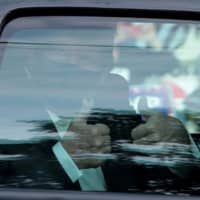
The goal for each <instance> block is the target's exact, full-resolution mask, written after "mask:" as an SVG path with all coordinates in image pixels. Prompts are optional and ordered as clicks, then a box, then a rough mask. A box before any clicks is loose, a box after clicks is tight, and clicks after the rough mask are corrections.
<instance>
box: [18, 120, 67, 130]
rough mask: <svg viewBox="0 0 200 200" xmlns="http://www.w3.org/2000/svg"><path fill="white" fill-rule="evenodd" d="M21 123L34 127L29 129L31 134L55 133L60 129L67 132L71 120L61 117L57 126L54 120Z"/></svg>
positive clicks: (24, 121)
mask: <svg viewBox="0 0 200 200" xmlns="http://www.w3.org/2000/svg"><path fill="white" fill-rule="evenodd" d="M20 122H21V123H26V124H30V126H33V128H30V129H29V131H30V132H46V133H55V132H57V130H58V129H59V130H61V131H66V130H67V126H68V122H69V119H68V118H67V117H59V121H57V122H56V124H55V123H54V122H53V121H52V120H23V121H20Z"/></svg>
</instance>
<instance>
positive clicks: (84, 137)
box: [62, 119, 111, 168]
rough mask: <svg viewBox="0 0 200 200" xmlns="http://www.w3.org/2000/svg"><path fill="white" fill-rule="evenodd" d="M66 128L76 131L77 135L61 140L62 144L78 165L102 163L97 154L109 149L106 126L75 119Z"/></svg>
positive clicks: (89, 165)
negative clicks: (73, 137)
mask: <svg viewBox="0 0 200 200" xmlns="http://www.w3.org/2000/svg"><path fill="white" fill-rule="evenodd" d="M68 130H69V131H72V132H74V133H77V135H78V137H77V139H75V140H66V141H63V142H62V145H63V147H64V148H65V149H66V150H67V151H68V153H69V154H70V155H71V156H72V158H73V160H74V161H75V163H76V164H77V165H78V167H79V168H92V167H98V166H100V165H102V163H103V159H101V158H100V157H99V156H98V155H102V154H105V153H110V151H111V144H110V136H109V132H110V130H109V128H108V126H106V125H104V124H95V125H89V124H87V122H86V120H85V119H77V120H75V121H73V122H72V123H71V125H70V127H69V129H68ZM95 155H96V156H95Z"/></svg>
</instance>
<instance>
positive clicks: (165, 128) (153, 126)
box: [131, 113, 190, 145]
mask: <svg viewBox="0 0 200 200" xmlns="http://www.w3.org/2000/svg"><path fill="white" fill-rule="evenodd" d="M131 135H132V138H133V140H134V143H135V144H147V145H148V144H155V143H165V142H166V143H179V144H190V140H189V136H188V133H187V130H186V129H185V127H184V126H183V124H182V123H181V122H180V121H179V120H178V119H176V118H174V117H170V116H166V115H164V114H161V113H157V114H154V115H152V116H151V117H150V118H149V119H148V121H147V123H145V124H142V125H139V126H138V127H136V128H135V129H133V130H132V132H131Z"/></svg>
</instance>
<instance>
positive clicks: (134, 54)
mask: <svg viewBox="0 0 200 200" xmlns="http://www.w3.org/2000/svg"><path fill="white" fill-rule="evenodd" d="M199 34H200V32H199V26H198V25H197V24H195V23H192V22H190V23H189V22H180V21H179V22H173V21H166V20H165V21H164V20H163V21H161V20H160V21H158V20H153V19H152V20H151V21H150V20H148V21H147V20H142V19H128V18H127V19H122V18H98V17H26V18H19V19H16V20H13V21H12V22H10V23H9V24H8V25H7V27H6V28H5V30H4V32H3V34H2V38H1V69H0V70H1V71H0V96H1V98H0V111H1V113H3V114H2V115H1V118H0V126H1V133H0V145H1V148H0V149H1V150H0V154H1V157H0V163H1V165H0V166H1V167H0V177H1V179H0V180H1V182H0V187H22V188H48V189H50V188H51V189H63V190H71V189H72V190H83V191H84V190H87V191H116V192H138V191H142V192H149V191H150V192H153V193H163V194H165V193H166V192H172V193H178V194H180V193H187V194H198V192H199V189H198V188H199V184H200V177H199V176H198V174H199V170H200V169H199V166H200V165H199V158H200V150H199V144H200V133H199V120H198V119H199V111H198V108H199V105H198V104H199V103H198V95H199V70H198V65H199V55H200V51H199V48H198V42H199Z"/></svg>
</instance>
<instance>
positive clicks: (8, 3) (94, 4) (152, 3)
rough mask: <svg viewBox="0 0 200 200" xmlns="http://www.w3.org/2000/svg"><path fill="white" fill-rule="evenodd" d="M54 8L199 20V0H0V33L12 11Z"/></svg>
mask: <svg viewBox="0 0 200 200" xmlns="http://www.w3.org/2000/svg"><path fill="white" fill-rule="evenodd" d="M56 7H58V8H73V9H74V8H81V9H88V8H89V9H93V8H94V9H95V8H96V9H110V10H109V11H108V12H110V13H113V12H112V11H113V10H117V9H118V10H119V9H120V10H123V12H124V11H125V10H129V12H130V11H131V12H132V14H134V10H137V11H140V10H143V11H144V10H145V11H157V15H158V16H159V14H158V11H159V12H162V11H173V12H174V11H176V12H178V14H177V16H178V15H179V14H180V15H183V13H180V11H184V12H192V13H195V14H197V16H198V18H199V19H200V0H190V1H188V0H176V1H174V0H167V1H166V0H34V1H31V0H0V32H1V31H2V29H3V27H4V25H5V24H6V22H5V23H3V21H5V20H4V19H6V17H7V16H8V15H9V14H10V13H12V11H15V10H18V9H33V8H34V9H36V8H37V9H38V8H47V9H49V8H50V9H53V8H56ZM132 9H133V11H132ZM29 11H30V10H29ZM29 11H28V12H29ZM22 13H23V11H22ZM77 13H78V12H77ZM93 13H94V12H93ZM77 15H78V14H77ZM168 16H169V15H168ZM2 24H4V25H2Z"/></svg>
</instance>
